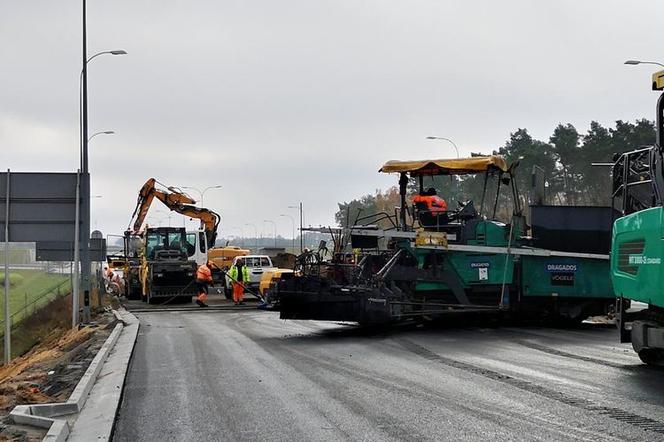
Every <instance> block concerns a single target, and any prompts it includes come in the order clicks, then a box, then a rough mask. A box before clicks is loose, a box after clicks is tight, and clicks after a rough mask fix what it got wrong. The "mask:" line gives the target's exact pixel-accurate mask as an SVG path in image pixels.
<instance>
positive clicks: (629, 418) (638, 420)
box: [398, 338, 664, 434]
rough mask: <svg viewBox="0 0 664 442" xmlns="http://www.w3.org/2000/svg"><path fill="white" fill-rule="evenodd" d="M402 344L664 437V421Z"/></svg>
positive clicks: (433, 358) (429, 356)
mask: <svg viewBox="0 0 664 442" xmlns="http://www.w3.org/2000/svg"><path fill="white" fill-rule="evenodd" d="M398 341H399V342H400V343H401V345H402V346H403V347H404V348H406V349H407V350H409V351H411V352H412V353H415V354H417V355H419V356H421V357H423V358H425V359H427V360H430V361H433V362H437V363H440V364H443V365H446V366H448V367H452V368H457V369H459V370H463V371H466V372H469V373H473V374H477V375H480V376H483V377H485V378H488V379H491V380H495V381H498V382H501V383H504V384H507V385H510V386H512V387H516V388H518V389H520V390H523V391H527V392H529V393H533V394H536V395H538V396H541V397H544V398H546V399H551V400H555V401H557V402H561V403H563V404H565V405H569V406H572V407H575V408H579V409H582V410H585V411H589V412H592V413H595V414H598V415H601V416H606V417H610V418H612V419H615V420H617V421H619V422H622V423H626V424H629V425H632V426H634V427H637V428H639V429H642V430H646V431H651V432H654V433H658V434H664V422H662V421H659V420H655V419H651V418H649V417H646V416H641V415H638V414H635V413H631V412H629V411H627V410H623V409H620V408H617V407H606V406H603V405H599V404H597V403H596V402H594V401H591V400H589V399H585V398H581V397H575V396H573V395H571V394H568V393H563V392H561V391H556V390H554V389H551V388H548V387H544V386H543V385H539V384H536V383H534V382H530V381H526V380H523V379H518V378H515V377H512V376H510V375H507V374H504V373H499V372H497V371H494V370H490V369H488V368H483V367H480V366H477V365H474V364H470V363H467V362H462V361H458V360H456V359H451V358H448V357H445V356H441V355H439V354H437V353H434V352H433V351H431V350H429V349H428V348H426V347H423V346H421V345H419V344H417V343H415V342H412V341H410V340H408V339H405V338H399V339H398Z"/></svg>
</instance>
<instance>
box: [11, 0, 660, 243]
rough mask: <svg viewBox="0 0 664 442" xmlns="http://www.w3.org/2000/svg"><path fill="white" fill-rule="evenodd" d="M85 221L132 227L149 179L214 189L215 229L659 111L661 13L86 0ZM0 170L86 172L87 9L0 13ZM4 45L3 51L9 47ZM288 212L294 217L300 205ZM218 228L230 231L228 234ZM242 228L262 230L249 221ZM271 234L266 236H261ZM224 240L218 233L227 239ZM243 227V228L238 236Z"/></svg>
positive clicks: (504, 4) (603, 6)
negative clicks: (395, 172) (444, 159)
mask: <svg viewBox="0 0 664 442" xmlns="http://www.w3.org/2000/svg"><path fill="white" fill-rule="evenodd" d="M88 8H89V52H90V54H93V53H96V52H97V51H101V50H107V49H115V48H122V49H125V50H127V51H128V52H129V55H127V56H124V57H109V56H104V57H100V58H98V59H96V60H95V61H94V62H93V63H92V64H91V65H90V127H91V131H95V130H109V129H110V130H115V131H116V132H117V134H116V135H113V136H104V137H97V138H95V140H94V142H93V143H92V145H91V170H92V172H93V193H96V194H101V195H103V198H102V199H98V200H94V201H93V210H94V213H93V219H94V220H96V221H97V226H98V227H99V228H101V229H102V230H104V231H105V232H119V231H121V230H122V229H123V228H124V227H125V226H126V224H127V221H128V218H129V215H130V212H131V210H132V209H133V204H134V201H135V194H136V192H137V191H138V188H139V187H140V186H141V185H142V183H143V182H144V181H145V179H147V178H148V177H150V176H155V177H156V178H158V179H159V180H160V181H162V182H165V183H167V184H171V185H190V186H199V187H205V186H208V185H216V184H221V185H223V186H224V188H223V189H222V190H218V191H217V190H215V191H211V192H210V193H208V194H207V195H206V203H208V204H209V205H210V207H211V208H213V209H214V210H217V211H219V212H220V213H222V215H223V216H224V226H228V227H230V226H242V225H243V224H244V223H246V222H252V223H255V224H257V225H259V227H260V226H261V225H262V220H263V219H265V218H270V219H275V220H277V221H278V223H279V229H280V233H282V234H284V235H285V234H289V233H290V221H289V220H287V219H284V218H279V217H278V215H279V214H281V213H283V212H284V211H286V210H287V209H286V206H287V205H289V204H293V203H296V202H298V201H300V200H302V201H304V203H305V209H306V211H307V217H308V219H309V221H311V222H312V223H315V224H318V223H324V224H328V223H331V222H332V216H333V213H334V211H335V209H336V202H338V201H342V200H348V199H351V198H354V197H357V196H359V195H361V194H363V193H366V192H370V191H373V190H374V189H376V188H384V187H386V186H389V185H392V184H394V183H396V177H389V176H381V175H380V174H378V173H377V169H378V168H379V166H380V165H381V164H382V163H383V162H384V161H385V160H388V159H392V158H402V159H403V158H414V157H426V156H437V157H440V156H447V155H452V154H453V150H452V149H451V148H450V146H448V145H446V144H445V143H442V142H441V143H432V142H429V141H426V140H424V137H425V136H426V135H440V136H446V137H449V138H452V139H453V140H455V142H456V143H457V144H458V145H459V146H460V148H461V150H462V152H464V153H468V152H470V151H477V150H482V151H490V150H492V149H495V148H497V147H498V146H499V145H501V144H502V143H503V142H504V141H505V140H506V139H507V138H508V136H509V132H510V131H513V130H515V129H516V128H518V127H526V128H528V129H529V130H530V131H531V133H533V135H534V136H536V137H539V138H542V139H546V138H548V136H549V134H550V132H551V131H552V129H553V128H554V126H555V125H556V124H558V123H559V122H571V123H573V124H575V125H576V126H577V128H578V129H579V130H585V129H586V128H587V126H588V123H589V121H590V120H591V119H597V120H599V121H600V122H602V123H603V124H607V125H608V124H611V123H612V121H614V120H616V119H634V118H641V117H652V110H653V107H654V100H655V95H654V94H653V93H652V92H650V91H649V87H648V85H649V75H650V73H651V71H650V70H649V69H648V68H646V67H636V68H629V67H624V66H622V62H623V61H624V60H625V59H627V58H644V59H647V58H653V57H657V56H658V54H659V50H660V49H659V47H658V42H659V33H660V21H659V20H658V17H660V16H661V14H662V13H663V12H664V5H658V4H653V2H646V1H631V2H620V1H586V2H578V1H576V2H575V1H557V2H549V3H543V2H532V1H526V0H522V1H516V0H510V1H501V2H495V1H488V0H485V1H475V2H459V1H456V2H453V1H434V0H430V1H424V0H417V1H411V2H397V1H378V0H374V1H364V2H358V1H316V2H311V1H304V0H299V1H284V2H270V1H265V0H261V1H258V0H256V1H221V2H218V1H217V2H213V1H202V0H201V1H197V2H186V1H176V0H162V1H147V0H142V1H140V0H132V1H129V0H117V1H114V2H101V1H95V0H89V2H88ZM0 39H2V41H3V42H4V43H3V45H2V46H0V60H1V61H0V63H2V68H1V69H0V83H1V84H2V85H3V86H2V87H1V88H0V103H2V105H1V106H0V168H6V167H11V168H12V169H15V170H52V169H55V170H62V171H68V170H73V169H75V168H76V163H77V142H78V132H77V131H78V128H77V123H78V114H77V112H78V101H77V97H78V75H79V71H80V67H81V65H80V63H81V61H80V4H79V2H74V1H68V2H51V1H46V0H41V1H31V2H10V1H8V0H5V1H4V2H2V3H0ZM8 43H9V44H8ZM291 212H292V211H291ZM222 229H223V227H222ZM245 230H246V232H245V233H250V231H252V230H253V229H251V228H245ZM266 231H269V229H268V228H267V227H266ZM222 233H223V232H222ZM235 233H237V229H236V230H235Z"/></svg>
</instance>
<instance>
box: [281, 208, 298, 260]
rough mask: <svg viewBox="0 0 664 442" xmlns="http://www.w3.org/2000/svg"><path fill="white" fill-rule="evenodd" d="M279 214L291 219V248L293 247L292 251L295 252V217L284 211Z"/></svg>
mask: <svg viewBox="0 0 664 442" xmlns="http://www.w3.org/2000/svg"><path fill="white" fill-rule="evenodd" d="M279 216H283V217H287V218H290V220H291V225H292V227H293V246H292V249H293V253H295V219H294V218H293V217H292V216H290V215H288V214H286V213H282V214H281V215H279Z"/></svg>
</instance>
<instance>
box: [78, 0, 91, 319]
mask: <svg viewBox="0 0 664 442" xmlns="http://www.w3.org/2000/svg"><path fill="white" fill-rule="evenodd" d="M86 15H87V13H86V0H83V74H82V77H83V87H82V99H81V100H82V117H81V119H82V126H83V128H82V133H81V144H82V152H81V172H82V176H81V207H82V210H81V215H82V216H81V231H80V234H81V237H80V239H79V241H80V245H81V288H82V289H83V321H84V322H89V321H90V274H91V273H92V265H91V263H90V173H89V168H88V43H87V22H86Z"/></svg>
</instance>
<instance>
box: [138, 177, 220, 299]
mask: <svg viewBox="0 0 664 442" xmlns="http://www.w3.org/2000/svg"><path fill="white" fill-rule="evenodd" d="M157 184H160V183H158V182H157V180H155V179H154V178H150V179H149V180H147V182H146V183H145V184H144V185H143V187H141V190H140V191H139V193H138V201H137V202H136V208H135V209H134V213H133V214H132V217H131V221H130V223H129V227H128V228H127V231H126V232H125V238H127V241H125V243H126V244H131V239H132V238H136V237H138V238H140V239H141V241H137V242H136V244H137V247H138V249H139V253H138V255H139V256H140V260H139V262H137V263H136V265H134V267H133V268H130V270H129V272H128V274H127V275H126V277H125V279H126V281H127V285H130V284H129V281H138V283H139V288H140V296H141V299H143V300H144V301H147V302H150V303H153V302H159V301H160V300H162V301H164V302H166V301H168V300H169V299H171V298H176V297H178V298H180V297H181V298H189V299H190V300H191V296H192V295H194V294H195V292H196V289H195V285H194V284H193V282H194V278H195V274H196V268H197V267H198V266H199V265H201V264H204V263H205V262H206V261H207V259H208V257H207V251H208V245H214V241H215V240H216V237H217V228H218V226H219V220H220V217H219V215H218V214H217V213H215V212H213V211H211V210H209V209H205V208H201V207H196V206H194V204H195V203H196V201H195V200H194V199H193V198H191V197H190V196H189V195H187V194H186V193H184V192H182V191H181V190H180V189H178V188H175V187H170V186H163V185H162V186H163V187H164V189H160V188H157ZM155 198H157V199H158V200H159V201H161V202H162V203H163V204H164V205H165V206H166V207H168V208H169V209H170V210H172V211H174V212H177V213H180V214H182V215H185V216H189V217H191V218H196V219H198V220H200V221H201V228H200V229H199V230H197V231H193V232H191V231H189V232H188V231H186V230H185V228H184V227H149V226H148V227H146V228H143V223H144V221H145V218H146V216H147V214H148V210H149V209H150V205H151V204H152V201H153V200H154V199H155ZM130 248H131V247H130ZM127 252H128V253H126V255H127V256H132V252H133V251H132V250H128V251H127Z"/></svg>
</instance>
